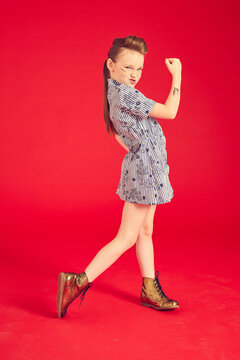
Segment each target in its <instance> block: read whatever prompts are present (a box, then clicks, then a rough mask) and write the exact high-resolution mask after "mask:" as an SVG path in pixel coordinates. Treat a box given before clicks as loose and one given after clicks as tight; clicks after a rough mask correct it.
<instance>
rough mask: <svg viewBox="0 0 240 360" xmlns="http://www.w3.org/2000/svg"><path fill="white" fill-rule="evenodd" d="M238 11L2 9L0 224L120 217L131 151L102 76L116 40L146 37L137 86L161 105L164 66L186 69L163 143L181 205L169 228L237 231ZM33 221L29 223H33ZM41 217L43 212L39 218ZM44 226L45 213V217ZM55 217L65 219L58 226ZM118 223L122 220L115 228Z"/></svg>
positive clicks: (173, 210) (143, 6)
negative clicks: (112, 128)
mask: <svg viewBox="0 0 240 360" xmlns="http://www.w3.org/2000/svg"><path fill="white" fill-rule="evenodd" d="M236 4H237V3H236V2H234V1H230V2H228V3H226V4H223V3H219V1H211V2H209V1H201V2H200V3H197V2H196V3H194V4H193V3H192V2H187V1H186V2H179V1H172V2H171V7H170V6H169V5H167V3H165V2H159V1H150V2H147V3H146V2H143V1H138V3H134V2H133V3H130V4H129V3H124V4H120V3H115V2H110V1H107V2H105V3H104V4H103V3H102V2H92V3H86V2H78V1H70V2H62V3H61V2H56V3H54V2H53V1H52V2H50V3H48V2H41V3H39V4H36V3H35V2H30V1H22V2H18V1H11V2H8V1H2V2H1V11H0V31H1V40H0V41H1V43H0V44H1V57H0V78H1V83H0V92H1V94H0V102H1V103H0V113H1V114H0V115H1V121H0V149H1V160H0V161H1V162H0V168H1V177H0V196H1V223H2V224H1V226H2V227H3V229H5V233H7V230H6V229H7V227H8V226H11V225H12V224H15V223H17V222H19V223H21V221H29V220H33V219H34V218H36V217H38V216H40V215H39V214H48V213H49V214H51V218H50V219H49V222H50V221H53V220H54V216H55V217H56V218H58V217H60V218H61V219H62V221H64V219H65V215H66V214H70V215H71V216H72V214H73V213H74V212H76V214H77V215H76V218H78V217H79V220H78V221H81V214H83V212H84V210H85V209H86V208H92V207H94V206H98V207H99V208H100V209H102V211H100V213H98V215H99V216H100V218H101V216H103V220H104V219H106V212H105V210H104V207H106V208H107V209H108V212H109V209H113V208H116V207H117V208H118V209H120V208H121V206H122V205H123V202H122V200H120V199H119V197H118V196H117V195H116V194H115V191H116V188H117V185H118V181H119V178H120V168H121V161H122V159H123V157H124V155H125V150H124V149H123V148H121V147H120V146H119V144H118V143H117V142H116V140H115V139H114V138H113V137H111V136H109V135H108V134H107V133H106V130H105V124H104V119H103V110H102V88H103V79H102V67H103V62H104V60H105V59H106V56H107V52H108V50H109V47H110V46H111V42H112V40H113V38H114V37H123V36H127V35H130V34H135V35H137V36H141V37H143V38H144V39H145V41H146V43H147V45H148V49H149V52H148V54H147V56H146V58H145V68H144V72H143V76H142V79H141V81H140V83H139V84H138V85H137V88H138V89H139V90H140V91H142V92H143V93H144V94H145V95H146V96H148V97H150V98H152V99H154V100H156V101H158V102H162V103H164V102H165V100H166V98H167V96H168V93H169V91H170V87H171V75H170V73H169V72H168V70H167V68H166V66H165V63H164V59H165V57H177V58H179V59H180V60H181V62H182V88H181V101H180V107H179V111H178V114H177V116H176V118H175V119H174V120H159V122H160V124H161V126H162V128H163V131H164V133H165V135H166V138H167V151H168V163H169V166H170V181H171V183H172V186H173V189H174V198H173V200H172V202H171V203H170V204H168V205H164V206H162V207H160V208H159V212H160V213H161V214H162V219H164V224H165V225H164V226H166V228H167V227H168V225H172V224H173V223H174V224H177V226H179V227H181V226H182V227H183V228H185V229H186V228H188V227H189V226H190V227H191V228H192V227H194V228H195V229H199V230H200V229H201V228H205V229H206V230H208V229H209V231H210V230H211V229H212V230H213V231H216V229H217V228H218V229H219V232H221V231H222V230H224V231H227V232H228V231H232V232H234V231H235V230H236V229H237V221H236V220H237V215H238V212H239V211H238V207H239V204H238V200H239V190H238V184H239V166H238V163H239V160H238V157H239V146H238V142H239V115H238V104H239V96H238V94H239V90H238V89H239V82H238V81H237V78H238V75H239V65H238V58H239V47H238V39H239V30H238V23H237V11H236V10H237V8H236V7H237V5H236ZM26 214H27V216H26ZM42 216H44V215H42ZM46 217H47V216H46ZM58 219H59V218H58ZM115 221H116V222H119V221H118V219H116V220H115Z"/></svg>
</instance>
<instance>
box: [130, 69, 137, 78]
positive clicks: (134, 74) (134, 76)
mask: <svg viewBox="0 0 240 360" xmlns="http://www.w3.org/2000/svg"><path fill="white" fill-rule="evenodd" d="M136 77H137V74H136V73H135V71H134V70H132V72H131V78H133V79H135V78H136Z"/></svg>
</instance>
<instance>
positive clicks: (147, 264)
mask: <svg viewBox="0 0 240 360" xmlns="http://www.w3.org/2000/svg"><path fill="white" fill-rule="evenodd" d="M155 210H156V205H151V207H150V208H149V210H148V212H147V215H146V218H145V219H144V222H143V224H142V226H141V228H140V231H139V235H138V238H137V241H136V255H137V259H138V263H139V267H140V270H141V273H142V276H143V277H150V278H154V277H155V269H154V251H153V242H152V233H153V219H154V214H155Z"/></svg>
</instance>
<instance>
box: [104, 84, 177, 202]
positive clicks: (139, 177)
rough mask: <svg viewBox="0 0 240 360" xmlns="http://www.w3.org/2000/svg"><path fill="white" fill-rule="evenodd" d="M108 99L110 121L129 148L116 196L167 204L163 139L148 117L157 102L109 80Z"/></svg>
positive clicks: (169, 196)
mask: <svg viewBox="0 0 240 360" xmlns="http://www.w3.org/2000/svg"><path fill="white" fill-rule="evenodd" d="M107 98H108V103H109V116H110V119H111V121H112V122H113V125H114V127H115V129H116V130H117V132H118V134H119V135H120V137H121V139H122V140H123V142H124V143H125V144H126V145H127V147H128V148H129V152H128V153H127V154H126V155H125V157H124V158H123V161H122V166H121V176H120V181H119V184H118V187H117V190H116V193H117V194H118V196H119V197H120V199H122V200H125V201H128V202H131V203H135V204H150V205H157V204H163V203H167V202H170V201H171V199H172V197H173V189H172V186H171V184H170V182H169V177H168V176H169V166H168V164H167V150H166V138H165V136H164V133H163V131H162V128H161V126H160V124H159V123H158V121H157V120H156V119H155V118H153V117H150V116H148V114H149V113H150V111H151V109H152V108H153V106H154V104H155V103H156V101H154V100H152V99H148V98H147V97H145V96H144V95H143V94H142V93H141V92H140V91H139V90H137V89H134V88H132V87H131V86H128V85H125V84H122V83H119V82H118V81H117V80H114V79H111V78H109V79H108V92H107Z"/></svg>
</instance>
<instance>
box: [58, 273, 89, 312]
mask: <svg viewBox="0 0 240 360" xmlns="http://www.w3.org/2000/svg"><path fill="white" fill-rule="evenodd" d="M91 286H92V283H91V282H89V281H88V278H87V275H86V273H85V272H82V273H80V274H76V273H71V272H65V273H60V274H59V276H58V292H57V311H58V317H59V318H61V317H63V316H65V315H66V313H67V309H68V307H69V305H70V304H71V303H72V301H73V300H75V299H76V298H77V297H78V296H79V295H80V294H81V293H82V295H81V297H82V298H81V302H80V304H79V306H80V305H81V304H82V301H83V299H84V296H85V293H86V291H87V290H88V289H89V288H90V287H91Z"/></svg>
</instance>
